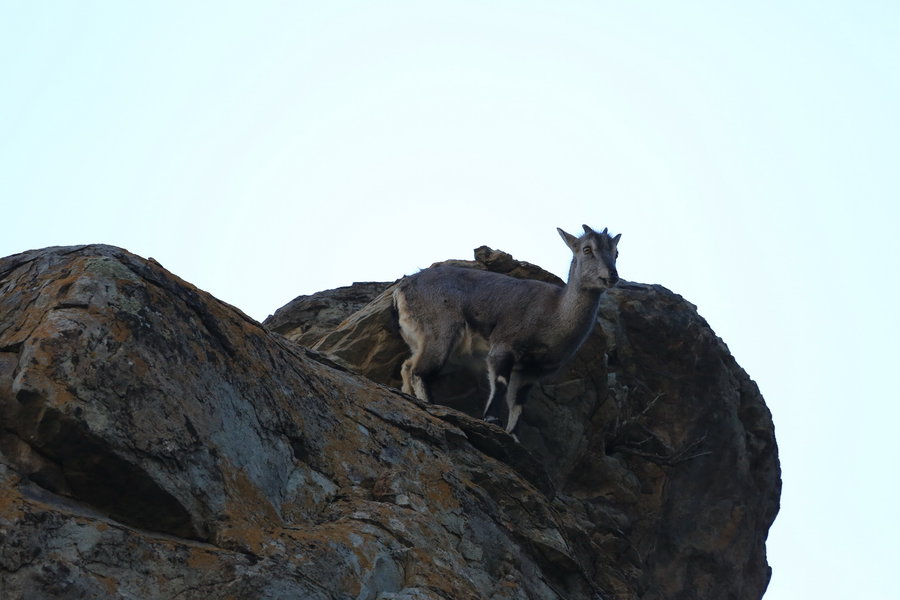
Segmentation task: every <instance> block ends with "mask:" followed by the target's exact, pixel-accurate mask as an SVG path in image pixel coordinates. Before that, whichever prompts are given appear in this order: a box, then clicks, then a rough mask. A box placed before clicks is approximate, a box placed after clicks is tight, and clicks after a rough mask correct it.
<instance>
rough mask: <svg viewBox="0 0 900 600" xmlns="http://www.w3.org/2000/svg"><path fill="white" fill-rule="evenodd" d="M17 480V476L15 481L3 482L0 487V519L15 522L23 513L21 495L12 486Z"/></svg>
mask: <svg viewBox="0 0 900 600" xmlns="http://www.w3.org/2000/svg"><path fill="white" fill-rule="evenodd" d="M17 481H18V478H16V481H15V482H4V485H3V486H2V487H0V519H7V520H9V521H12V522H16V521H18V520H19V519H21V518H22V517H23V516H24V515H25V512H24V511H23V510H22V503H23V500H22V496H21V495H20V494H19V492H18V491H16V489H15V488H14V487H13V486H14V485H15V483H16V482H17Z"/></svg>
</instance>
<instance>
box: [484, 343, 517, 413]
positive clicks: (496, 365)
mask: <svg viewBox="0 0 900 600" xmlns="http://www.w3.org/2000/svg"><path fill="white" fill-rule="evenodd" d="M514 363H515V357H514V356H513V354H512V352H509V351H507V350H505V349H504V348H500V347H497V346H495V347H493V348H491V351H490V352H489V353H488V358H487V365H488V379H489V383H490V385H491V395H490V396H488V399H487V402H486V403H485V405H484V414H483V416H482V418H483V419H484V420H485V421H487V422H489V423H498V424H499V423H501V422H502V416H503V415H502V410H503V408H502V406H501V405H500V403H499V402H496V399H497V398H503V397H505V396H506V393H507V389H508V388H509V379H510V375H511V373H512V369H513V364H514Z"/></svg>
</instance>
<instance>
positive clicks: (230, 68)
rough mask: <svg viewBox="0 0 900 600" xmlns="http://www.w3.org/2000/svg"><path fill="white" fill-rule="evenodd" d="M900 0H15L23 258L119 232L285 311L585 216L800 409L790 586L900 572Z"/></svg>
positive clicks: (773, 587) (0, 57)
mask: <svg viewBox="0 0 900 600" xmlns="http://www.w3.org/2000/svg"><path fill="white" fill-rule="evenodd" d="M898 57H900V4H897V3H895V2H888V1H883V2H875V1H866V0H855V1H854V2H847V1H842V2H835V1H820V2H799V1H792V0H787V1H781V2H765V1H764V2H759V1H757V2H728V3H726V2H691V1H688V2H680V3H675V2H637V1H636V2H609V1H599V0H598V1H595V2H501V1H497V2H490V3H487V2H465V1H459V2H444V3H435V2H424V1H420V2H381V3H374V2H334V1H329V2H302V1H296V2H267V1H258V0H257V1H254V2H242V3H237V2H190V1H179V2H172V1H157V2H137V1H134V2H132V1H120V0H107V1H105V2H96V1H95V2H85V1H79V2H74V1H70V2H60V1H55V2H54V1H49V0H47V1H24V0H23V1H18V0H0V202H2V213H0V214H2V219H3V220H2V222H3V224H4V225H5V227H3V235H2V236H0V256H6V255H9V254H14V253H17V252H21V251H24V250H27V249H32V248H40V247H44V246H51V245H68V244H80V243H93V242H102V243H108V244H113V245H117V246H121V247H124V248H126V249H128V250H130V251H132V252H135V253H137V254H139V255H141V256H145V257H147V256H152V257H154V258H156V259H157V260H159V261H160V262H161V263H162V264H163V265H164V266H165V267H166V268H168V269H169V270H171V271H172V272H174V273H175V274H177V275H179V276H180V277H182V278H184V279H186V280H188V281H190V282H192V283H194V284H196V285H198V286H199V287H201V288H203V289H205V290H207V291H209V292H210V293H212V294H213V295H215V296H217V297H218V298H220V299H222V300H225V301H226V302H229V303H231V304H234V305H235V306H237V307H239V308H241V309H242V310H244V311H245V312H246V313H248V314H249V315H250V316H252V317H254V318H256V319H260V320H261V319H263V318H265V317H266V316H267V315H268V314H270V313H272V312H274V311H275V310H276V309H277V308H279V307H280V306H282V305H284V304H285V303H287V302H288V301H289V300H291V299H292V298H294V297H295V296H297V295H299V294H307V293H312V292H315V291H319V290H322V289H327V288H332V287H337V286H341V285H348V284H350V283H352V282H354V281H379V280H380V281H388V280H393V279H396V278H398V277H400V276H402V275H404V274H407V273H412V272H414V271H415V270H416V269H418V268H421V267H425V266H428V265H429V264H431V263H432V262H434V261H437V260H443V259H446V258H470V257H471V254H472V249H473V248H475V247H476V246H479V245H482V244H487V245H489V246H492V247H494V248H501V249H503V250H505V251H507V252H510V253H511V254H513V255H514V256H515V257H516V258H519V259H523V260H528V261H530V262H534V263H537V264H539V265H541V266H543V267H545V268H547V269H549V270H551V271H554V272H555V273H557V274H559V275H561V276H565V274H566V272H567V265H568V261H569V256H570V255H569V253H568V251H567V250H566V248H565V246H563V245H562V243H561V242H560V240H559V237H558V236H557V234H556V232H555V228H556V227H557V226H559V227H562V228H563V229H566V230H568V231H571V232H573V233H577V232H578V231H579V230H580V228H581V224H582V223H587V224H589V225H591V226H593V227H595V228H598V229H602V228H603V227H608V228H609V229H610V230H611V231H612V232H615V233H622V234H623V235H622V242H621V244H620V247H619V248H620V252H621V255H620V259H619V265H618V266H619V273H620V275H621V276H622V277H623V278H625V279H629V280H633V281H640V282H645V283H659V284H662V285H664V286H666V287H668V288H669V289H671V290H673V291H675V292H677V293H679V294H681V295H683V296H684V297H685V298H687V299H688V300H690V301H691V302H693V303H694V304H696V305H697V306H698V309H699V311H700V314H701V315H703V316H704V317H705V318H706V319H707V320H708V321H709V323H710V325H711V326H712V327H713V329H714V330H715V331H716V333H717V334H718V335H719V336H721V337H722V338H723V339H724V340H725V342H726V343H727V344H728V345H729V347H730V349H731V350H732V352H733V353H734V355H735V357H736V358H737V360H738V362H739V363H740V364H741V365H742V366H743V367H744V368H745V369H746V370H747V371H748V373H749V374H750V376H751V377H752V378H753V379H754V380H755V381H756V382H757V383H758V384H759V386H760V388H761V390H762V392H763V395H764V396H765V398H766V401H767V403H768V405H769V407H770V409H771V410H772V412H773V415H774V419H775V425H776V435H777V439H778V444H779V448H780V454H781V461H782V468H783V478H784V493H783V496H782V510H781V513H780V515H779V516H778V518H777V520H776V522H775V525H774V526H773V528H772V530H771V534H770V537H769V543H768V552H769V562H770V564H771V565H772V568H773V570H774V573H773V577H772V582H771V584H770V587H769V591H768V592H767V593H766V596H765V598H766V600H802V599H806V598H810V599H816V600H832V599H833V600H838V599H840V600H845V599H847V598H865V599H867V600H881V599H886V600H897V599H898V598H900V589H898V586H897V584H896V577H895V574H894V571H895V569H896V567H897V565H898V564H900V551H898V550H897V540H898V539H900V519H898V516H897V515H898V510H897V502H898V500H897V493H896V492H897V491H898V490H897V487H898V484H897V480H898V476H900V461H898V449H897V433H896V431H897V425H896V424H897V422H898V420H900V409H898V405H897V402H898V401H900V397H898V391H897V385H896V383H895V380H894V377H893V374H894V373H895V369H897V366H896V362H897V359H898V358H900V356H898V354H900V353H898V351H897V340H898V338H900V319H898V317H897V309H896V303H897V300H896V299H897V298H898V297H900V294H898V292H900V282H898V269H897V267H896V265H895V264H894V263H895V261H896V260H897V259H898V258H900V242H898V233H897V231H896V229H897V228H898V225H900V218H898V217H900V202H898V200H900V176H898V172H900V168H898V158H900V152H898V140H900V119H898V106H900V68H898V64H897V63H898Z"/></svg>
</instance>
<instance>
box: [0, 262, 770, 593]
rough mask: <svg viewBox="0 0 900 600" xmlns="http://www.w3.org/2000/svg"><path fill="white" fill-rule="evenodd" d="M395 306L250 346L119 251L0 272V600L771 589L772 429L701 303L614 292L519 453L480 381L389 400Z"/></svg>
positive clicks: (460, 378)
mask: <svg viewBox="0 0 900 600" xmlns="http://www.w3.org/2000/svg"><path fill="white" fill-rule="evenodd" d="M470 266H472V267H473V268H490V269H493V270H498V271H501V272H507V273H510V274H512V275H514V276H525V277H544V278H550V279H552V276H550V275H548V274H546V273H543V272H542V271H540V269H538V268H537V267H534V266H533V265H528V264H527V263H520V262H518V261H514V260H513V259H512V258H511V257H509V255H506V254H504V253H501V252H496V251H491V250H490V249H487V248H482V249H479V250H478V251H476V261H474V262H473V263H471V265H470ZM390 286H391V284H388V283H383V284H382V283H368V284H355V285H353V286H349V287H347V288H341V289H339V290H333V291H330V292H323V293H321V294H316V295H314V296H310V297H301V298H298V299H296V300H295V301H293V302H292V303H290V304H289V305H287V306H286V307H285V308H284V309H281V310H280V311H278V312H276V313H275V315H273V316H272V317H270V318H269V319H267V321H266V323H265V326H264V325H261V324H259V323H257V322H255V321H253V320H252V319H250V318H248V317H247V316H246V315H244V314H243V313H241V312H240V311H239V310H237V309H235V308H233V307H231V306H229V305H227V304H225V303H222V302H220V301H218V300H216V299H215V298H213V297H212V296H210V295H209V294H207V293H205V292H203V291H201V290H199V289H197V288H195V287H194V286H192V285H190V284H188V283H186V282H184V281H182V280H180V279H179V278H177V277H176V276H174V275H172V274H171V273H169V272H167V271H166V270H165V269H163V268H162V267H161V266H159V265H158V264H156V263H155V262H153V261H152V260H145V259H142V258H140V257H137V256H135V255H133V254H130V253H128V252H126V251H124V250H121V249H118V248H113V247H109V246H97V245H94V246H78V247H60V248H47V249H44V250H37V251H31V252H26V253H23V254H18V255H15V256H11V257H7V258H4V259H2V260H0V597H3V598H4V599H5V598H11V599H12V598H31V597H40V598H174V597H178V598H185V599H191V598H204V599H210V598H272V599H275V598H304V599H306V598H309V599H322V600H326V599H328V600H332V599H344V598H359V599H365V600H389V599H409V600H412V599H431V598H434V599H444V600H446V599H452V600H462V599H482V598H484V599H496V600H501V599H507V598H508V599H548V600H550V599H560V598H566V599H580V598H585V599H610V600H612V599H616V600H637V599H648V600H656V599H659V600H662V599H666V600H677V599H688V598H690V599H691V600H700V599H710V600H713V599H715V600H720V599H732V598H733V599H741V600H743V599H751V598H752V599H758V598H760V597H761V596H762V594H763V592H764V590H765V587H766V585H767V582H768V579H769V573H770V571H769V568H768V565H767V564H766V560H765V539H766V535H767V532H768V528H769V526H770V525H771V523H772V521H773V519H774V518H775V515H776V513H777V510H778V498H779V494H780V471H779V466H778V458H777V447H776V444H775V437H774V430H773V426H772V421H771V416H770V414H769V411H768V409H767V408H766V406H765V403H764V401H763V399H762V397H761V396H760V394H759V391H758V389H757V387H756V385H755V384H754V383H753V382H752V380H750V378H749V377H748V376H747V374H746V373H744V371H743V370H742V369H741V368H740V367H739V366H738V365H737V364H736V363H735V361H734V359H733V358H732V357H731V355H730V354H729V352H728V349H727V347H726V346H725V344H724V343H723V342H722V341H721V340H720V339H718V338H717V337H716V336H715V334H714V333H713V332H712V330H711V329H710V328H709V326H708V325H707V324H706V322H705V321H704V320H703V319H702V318H701V317H700V316H699V315H698V314H697V312H696V310H695V308H694V307H693V306H692V305H691V304H689V303H688V302H686V301H685V300H683V299H682V298H681V297H679V296H677V295H675V294H673V293H671V292H669V291H668V290H665V289H664V288H662V287H659V286H648V285H641V284H633V283H625V282H623V284H622V285H620V287H619V288H618V289H615V290H612V291H611V292H609V293H608V294H607V295H606V299H605V300H604V304H603V306H602V308H601V315H600V319H599V320H598V325H597V328H596V331H595V333H594V334H593V336H592V337H591V339H590V340H589V341H588V342H587V343H586V344H585V346H584V347H583V348H582V349H581V351H580V352H579V355H578V356H577V358H576V359H575V361H573V363H572V364H571V365H570V366H569V367H568V368H567V369H566V370H565V371H564V372H563V373H561V374H559V375H558V376H557V377H555V378H554V379H552V380H550V381H548V382H546V383H545V384H544V385H543V386H541V387H540V389H538V390H536V391H535V392H533V393H532V398H531V400H530V401H529V403H528V404H527V405H526V409H525V413H524V415H523V424H522V428H521V429H522V434H521V436H520V437H521V440H522V443H521V444H517V443H516V442H515V441H513V440H512V438H510V437H509V436H507V435H506V434H505V433H503V432H502V430H500V429H498V428H496V427H493V426H491V425H487V424H485V423H483V422H481V421H480V420H478V419H477V418H474V417H473V416H471V415H472V414H474V413H473V406H474V404H477V402H478V398H480V396H479V394H480V393H481V388H480V386H484V385H485V384H484V382H481V381H480V379H479V378H478V377H477V375H475V374H474V371H473V369H472V365H470V364H467V363H465V362H460V363H459V364H456V365H454V366H453V367H452V369H451V370H450V372H449V373H448V375H447V376H446V377H445V379H444V380H443V381H442V382H441V383H440V386H441V388H442V390H443V391H442V392H441V394H443V395H441V396H440V397H442V398H446V399H447V402H448V404H449V405H450V406H441V405H424V404H422V403H421V402H419V401H417V400H415V399H413V398H410V397H408V396H405V395H403V394H401V393H399V392H398V391H397V390H396V389H393V387H395V386H396V385H397V383H398V374H399V365H400V362H402V360H403V359H404V358H405V348H404V347H403V346H402V341H400V338H399V334H398V333H397V330H396V324H395V322H394V321H393V313H392V309H391V306H390V302H389V294H390ZM392 386H393V387H392Z"/></svg>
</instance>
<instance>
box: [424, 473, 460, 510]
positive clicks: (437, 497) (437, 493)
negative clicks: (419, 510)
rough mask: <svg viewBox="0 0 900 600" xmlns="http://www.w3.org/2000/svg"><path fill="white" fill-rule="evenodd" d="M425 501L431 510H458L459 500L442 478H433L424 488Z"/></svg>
mask: <svg viewBox="0 0 900 600" xmlns="http://www.w3.org/2000/svg"><path fill="white" fill-rule="evenodd" d="M425 499H426V501H427V502H428V505H429V506H430V507H431V509H432V510H436V509H439V510H442V511H446V510H450V509H454V508H459V506H460V503H459V499H458V498H457V497H456V494H455V493H454V491H453V487H452V486H451V485H450V484H449V483H447V482H446V481H445V480H444V479H443V478H435V479H432V480H430V481H429V482H428V484H427V485H426V486H425Z"/></svg>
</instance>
